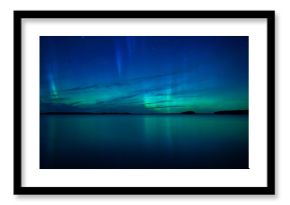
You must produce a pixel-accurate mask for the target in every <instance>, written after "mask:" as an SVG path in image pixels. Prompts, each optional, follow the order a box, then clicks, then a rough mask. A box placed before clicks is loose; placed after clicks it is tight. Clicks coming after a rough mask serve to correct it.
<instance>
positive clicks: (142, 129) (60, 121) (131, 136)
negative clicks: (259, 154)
mask: <svg viewBox="0 0 290 205" xmlns="http://www.w3.org/2000/svg"><path fill="white" fill-rule="evenodd" d="M40 134H41V136H40V137H41V138H40V142H41V147H40V148H41V149H40V154H41V158H40V159H41V160H40V168H61V169H65V168H69V169H207V168H209V169H223V168H224V169H228V168H232V169H236V168H239V169H245V168H248V116H246V115H245V116H234V115H190V116H187V115H167V116H164V115H74V116H72V115H47V116H45V115H42V116H41V132H40Z"/></svg>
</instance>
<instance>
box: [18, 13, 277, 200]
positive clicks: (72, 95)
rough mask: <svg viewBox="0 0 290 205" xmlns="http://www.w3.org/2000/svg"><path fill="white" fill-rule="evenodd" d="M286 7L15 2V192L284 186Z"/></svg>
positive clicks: (232, 190) (255, 190) (270, 189)
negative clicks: (280, 71) (278, 171)
mask: <svg viewBox="0 0 290 205" xmlns="http://www.w3.org/2000/svg"><path fill="white" fill-rule="evenodd" d="M274 19H275V13H274V11H14V193H15V194H274V193H275V191H274V187H275V180H274V179H275V178H274V171H275V167H274V159H275V158H274V148H275V145H274V134H275V130H274V124H275V107H274V103H275V93H274V90H275V89H274V86H275V83H274V79H275V72H274V66H275V63H274V57H275V56H274V52H275V41H274V39H275V38H274V36H275V29H274V25H275V22H274Z"/></svg>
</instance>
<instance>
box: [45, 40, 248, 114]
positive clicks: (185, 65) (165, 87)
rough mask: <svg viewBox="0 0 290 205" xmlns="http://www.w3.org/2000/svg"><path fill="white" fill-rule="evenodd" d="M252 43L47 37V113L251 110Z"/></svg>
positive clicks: (236, 41)
mask: <svg viewBox="0 0 290 205" xmlns="http://www.w3.org/2000/svg"><path fill="white" fill-rule="evenodd" d="M248 83H249V82H248V37H247V36H201V37H198V36H120V37H119V36H90V37H89V36H77V37H74V36H42V37H40V111H41V112H130V113H178V112H184V111H189V110H192V111H195V112H199V113H212V112H215V111H219V110H236V109H248Z"/></svg>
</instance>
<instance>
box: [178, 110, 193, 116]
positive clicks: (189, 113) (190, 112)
mask: <svg viewBox="0 0 290 205" xmlns="http://www.w3.org/2000/svg"><path fill="white" fill-rule="evenodd" d="M180 114H182V115H193V114H195V112H193V111H185V112H182V113H180Z"/></svg>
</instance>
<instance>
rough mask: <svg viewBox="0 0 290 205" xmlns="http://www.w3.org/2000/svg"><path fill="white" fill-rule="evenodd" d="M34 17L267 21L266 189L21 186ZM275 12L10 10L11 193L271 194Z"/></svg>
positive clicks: (272, 183)
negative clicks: (27, 42)
mask: <svg viewBox="0 0 290 205" xmlns="http://www.w3.org/2000/svg"><path fill="white" fill-rule="evenodd" d="M29 18H38V19H48V18H143V19H146V18H222V19H227V18H233V19H249V18H254V19H266V20H267V83H268V84H267V101H268V102H267V186H266V187H24V186H23V185H22V169H21V167H22V165H23V161H22V160H21V157H22V149H21V147H22V143H23V140H22V133H21V132H22V131H21V130H22V126H23V125H22V120H21V118H22V109H21V107H22V95H23V93H22V92H21V88H22V81H21V78H22V77H21V76H22V72H23V71H22V66H21V62H22V60H23V59H22V53H21V48H22V46H21V45H22V41H21V39H22V30H21V26H22V19H29ZM274 136H275V12H274V11H14V194H17V195H18V194H21V195H27V194H36V195H38V194H66V195H70V194H73V195H75V194H102V195H107V194H114V195H116V194H118V195H123V194H127V195H128V194H130V195H134V194H138V195H144V194H147V195H148V194H150V195H157V194H159V195H160V194H162V195H169V194H170V195H172V194H174V195H185V194H187V195H189V194H199V195H202V194H215V195H216V194H235V195H240V194H247V195H252V194H260V195H265V194H267V195H269V194H275V137H274Z"/></svg>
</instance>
